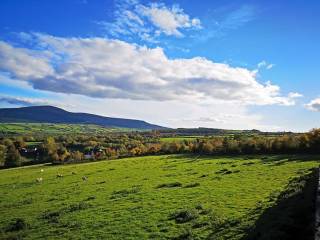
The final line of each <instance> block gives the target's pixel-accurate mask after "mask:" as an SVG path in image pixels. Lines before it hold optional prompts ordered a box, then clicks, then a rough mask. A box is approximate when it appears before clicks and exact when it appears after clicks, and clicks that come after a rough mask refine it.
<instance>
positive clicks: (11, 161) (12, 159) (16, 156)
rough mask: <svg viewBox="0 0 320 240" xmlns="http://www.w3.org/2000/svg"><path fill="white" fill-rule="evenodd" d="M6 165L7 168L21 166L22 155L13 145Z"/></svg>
mask: <svg viewBox="0 0 320 240" xmlns="http://www.w3.org/2000/svg"><path fill="white" fill-rule="evenodd" d="M4 165H5V166H6V167H17V166H20V165H21V156H20V153H19V151H18V150H17V149H16V147H15V146H14V145H13V144H12V145H11V146H9V147H8V150H7V154H6V158H5V163H4Z"/></svg>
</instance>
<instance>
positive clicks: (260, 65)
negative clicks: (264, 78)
mask: <svg viewBox="0 0 320 240" xmlns="http://www.w3.org/2000/svg"><path fill="white" fill-rule="evenodd" d="M274 66H275V64H273V63H268V62H267V61H265V60H263V61H261V62H259V63H258V64H257V67H258V68H265V69H267V70H270V69H271V68H273V67H274Z"/></svg>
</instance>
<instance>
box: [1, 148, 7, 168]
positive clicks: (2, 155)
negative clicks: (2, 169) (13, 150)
mask: <svg viewBox="0 0 320 240" xmlns="http://www.w3.org/2000/svg"><path fill="white" fill-rule="evenodd" d="M6 152H7V147H6V146H5V145H0V166H3V165H4V163H5V158H6Z"/></svg>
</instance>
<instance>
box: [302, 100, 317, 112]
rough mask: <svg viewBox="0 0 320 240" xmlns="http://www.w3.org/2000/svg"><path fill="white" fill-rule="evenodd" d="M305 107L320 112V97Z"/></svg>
mask: <svg viewBox="0 0 320 240" xmlns="http://www.w3.org/2000/svg"><path fill="white" fill-rule="evenodd" d="M305 107H306V108H307V109H309V110H311V111H314V112H320V98H316V99H313V100H312V101H310V102H309V103H308V104H306V105H305Z"/></svg>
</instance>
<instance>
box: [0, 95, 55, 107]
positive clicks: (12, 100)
mask: <svg viewBox="0 0 320 240" xmlns="http://www.w3.org/2000/svg"><path fill="white" fill-rule="evenodd" d="M0 102H2V103H8V104H12V105H18V106H36V105H52V104H53V102H52V101H49V100H47V99H39V98H25V97H13V96H1V95H0ZM54 104H55V105H56V103H54Z"/></svg>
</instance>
